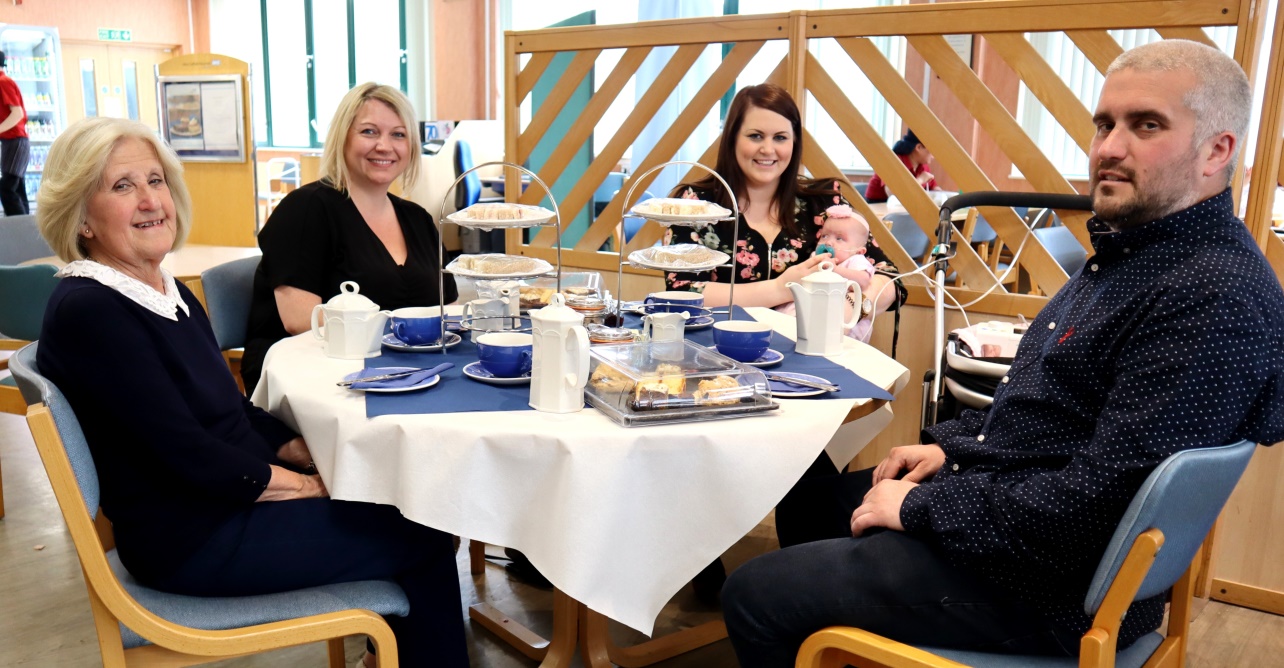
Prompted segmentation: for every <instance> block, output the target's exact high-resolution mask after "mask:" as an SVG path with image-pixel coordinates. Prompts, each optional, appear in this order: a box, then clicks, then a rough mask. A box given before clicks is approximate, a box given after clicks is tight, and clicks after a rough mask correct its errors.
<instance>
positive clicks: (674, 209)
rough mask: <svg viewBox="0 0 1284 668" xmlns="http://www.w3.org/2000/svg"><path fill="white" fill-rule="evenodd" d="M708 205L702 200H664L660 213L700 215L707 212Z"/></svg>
mask: <svg viewBox="0 0 1284 668" xmlns="http://www.w3.org/2000/svg"><path fill="white" fill-rule="evenodd" d="M707 211H708V207H707V206H705V203H704V202H702V201H700V200H692V201H690V202H664V203H662V204H660V213H662V214H666V215H670V216H698V215H700V214H703V213H706V212H707Z"/></svg>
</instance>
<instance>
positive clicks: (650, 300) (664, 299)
mask: <svg viewBox="0 0 1284 668" xmlns="http://www.w3.org/2000/svg"><path fill="white" fill-rule="evenodd" d="M703 306H704V295H702V294H700V293H699V292H689V291H687V290H669V291H667V292H652V293H651V294H649V295H647V296H646V301H645V302H643V306H642V310H644V311H646V312H647V313H681V312H683V311H688V312H692V313H695V311H693V310H692V309H698V308H701V307H703Z"/></svg>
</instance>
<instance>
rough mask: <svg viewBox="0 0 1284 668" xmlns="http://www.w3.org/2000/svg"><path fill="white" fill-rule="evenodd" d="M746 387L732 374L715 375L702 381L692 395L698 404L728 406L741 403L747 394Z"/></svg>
mask: <svg viewBox="0 0 1284 668" xmlns="http://www.w3.org/2000/svg"><path fill="white" fill-rule="evenodd" d="M744 389H745V388H744V386H742V385H741V384H740V383H739V382H737V381H736V379H735V378H732V377H731V376H714V377H713V378H706V379H704V380H702V381H700V385H699V387H698V389H696V391H695V392H694V393H693V394H692V396H693V397H694V398H695V401H696V403H697V404H703V405H706V406H727V405H730V404H734V403H739V401H740V399H741V398H742V397H744V396H745V393H744Z"/></svg>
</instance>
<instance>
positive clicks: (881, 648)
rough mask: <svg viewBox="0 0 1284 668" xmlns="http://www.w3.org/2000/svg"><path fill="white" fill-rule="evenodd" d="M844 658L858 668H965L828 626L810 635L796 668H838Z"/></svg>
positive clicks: (857, 631)
mask: <svg viewBox="0 0 1284 668" xmlns="http://www.w3.org/2000/svg"><path fill="white" fill-rule="evenodd" d="M847 657H860V661H859V662H858V663H857V665H859V666H862V667H864V666H886V667H887V668H967V667H966V666H964V665H963V664H961V663H956V662H954V661H950V660H949V659H946V658H943V657H940V656H937V655H935V654H932V653H930V652H926V651H924V650H921V649H918V648H917V647H911V646H910V645H906V644H904V643H900V642H896V641H895V640H889V639H887V638H884V637H883V636H880V635H878V634H875V633H870V632H869V631H864V630H861V629H857V628H851V627H844V626H831V627H829V628H827V629H821V630H819V631H817V632H815V633H813V634H811V635H810V636H809V637H808V638H807V640H806V641H805V642H803V644H802V647H801V648H799V650H798V659H797V661H796V662H795V663H794V666H795V668H839V667H841V666H845V665H847V664H848V663H849V658H847Z"/></svg>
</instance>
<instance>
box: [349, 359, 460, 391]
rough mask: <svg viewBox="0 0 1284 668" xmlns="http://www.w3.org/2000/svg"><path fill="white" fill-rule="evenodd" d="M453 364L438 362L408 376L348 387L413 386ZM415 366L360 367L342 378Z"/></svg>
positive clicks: (355, 388)
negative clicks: (360, 368)
mask: <svg viewBox="0 0 1284 668" xmlns="http://www.w3.org/2000/svg"><path fill="white" fill-rule="evenodd" d="M454 366H455V365H454V364H452V363H450V362H446V363H444V364H438V365H437V366H434V367H432V368H430V369H423V370H421V371H419V372H417V373H412V374H410V375H408V376H401V377H399V378H387V379H384V380H373V381H365V382H361V383H353V384H352V385H350V386H349V387H350V388H351V389H354V390H371V389H375V390H384V389H396V388H399V387H414V386H416V385H418V384H420V383H422V382H424V381H427V380H428V379H430V378H432V377H433V376H436V375H437V374H439V373H441V372H443V371H446V370H448V369H451V368H453V367H454ZM415 368H418V367H405V366H398V367H368V368H365V369H362V370H361V371H358V372H356V373H355V374H348V375H347V376H344V380H351V379H352V378H363V377H369V376H379V375H383V374H389V373H399V372H401V371H409V370H410V369H415Z"/></svg>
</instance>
